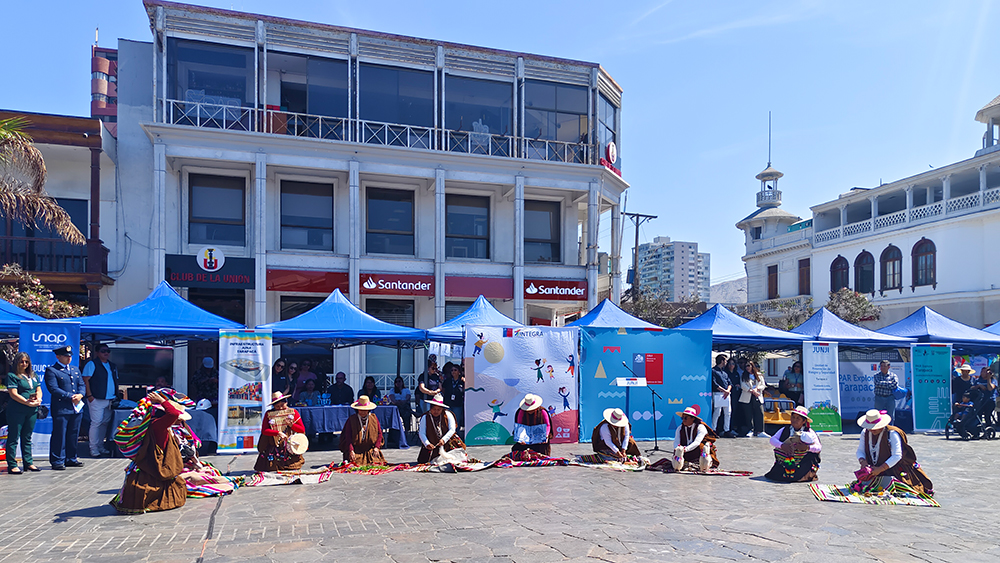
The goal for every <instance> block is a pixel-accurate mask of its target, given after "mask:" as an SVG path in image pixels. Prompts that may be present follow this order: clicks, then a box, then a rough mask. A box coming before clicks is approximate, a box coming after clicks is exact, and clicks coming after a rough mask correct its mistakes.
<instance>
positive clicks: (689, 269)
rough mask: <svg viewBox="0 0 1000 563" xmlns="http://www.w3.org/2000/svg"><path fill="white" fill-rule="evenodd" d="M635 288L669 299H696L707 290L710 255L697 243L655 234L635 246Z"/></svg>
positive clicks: (704, 299)
mask: <svg viewBox="0 0 1000 563" xmlns="http://www.w3.org/2000/svg"><path fill="white" fill-rule="evenodd" d="M637 252H638V262H639V272H638V279H639V287H640V288H642V290H643V291H644V292H651V293H652V294H654V295H659V296H662V297H663V298H665V299H667V300H669V301H685V300H687V299H692V298H700V299H701V300H703V301H708V299H709V296H710V293H711V289H710V287H711V283H710V280H711V256H709V254H708V253H707V252H698V243H696V242H682V241H671V240H670V237H655V238H654V239H653V240H652V242H647V243H643V244H640V245H639V248H638V251H637Z"/></svg>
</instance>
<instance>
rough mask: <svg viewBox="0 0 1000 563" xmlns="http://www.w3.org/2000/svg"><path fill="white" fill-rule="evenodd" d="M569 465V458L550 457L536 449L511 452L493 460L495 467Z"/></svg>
mask: <svg viewBox="0 0 1000 563" xmlns="http://www.w3.org/2000/svg"><path fill="white" fill-rule="evenodd" d="M559 465H569V460H568V459H565V458H561V457H550V456H547V455H542V454H540V453H538V452H536V451H532V450H523V451H520V452H511V453H509V454H507V455H505V456H503V457H502V458H500V459H498V460H496V461H494V462H493V467H503V468H509V467H554V466H559Z"/></svg>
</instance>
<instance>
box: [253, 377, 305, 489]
mask: <svg viewBox="0 0 1000 563" xmlns="http://www.w3.org/2000/svg"><path fill="white" fill-rule="evenodd" d="M305 431H306V428H305V426H304V425H303V424H302V417H301V416H299V411H297V410H295V409H293V408H290V407H289V406H288V395H285V394H284V393H282V392H281V391H275V392H274V393H272V394H271V408H270V409H269V410H268V411H267V412H266V413H265V414H264V421H263V423H262V424H261V432H260V442H259V443H258V444H257V451H258V452H259V455H258V456H257V463H255V464H254V466H253V468H254V470H255V471H295V470H296V469H299V468H300V467H302V464H303V463H305V459H304V458H303V457H302V456H301V455H299V454H294V453H292V452H291V451H290V450H289V448H288V438H289V437H290V436H291V435H292V434H304V433H305Z"/></svg>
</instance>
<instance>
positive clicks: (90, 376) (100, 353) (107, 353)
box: [83, 344, 118, 457]
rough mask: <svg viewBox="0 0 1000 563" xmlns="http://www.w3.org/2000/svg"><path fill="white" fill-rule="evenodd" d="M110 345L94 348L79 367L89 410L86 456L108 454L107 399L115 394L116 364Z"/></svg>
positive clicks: (109, 407)
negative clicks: (93, 351) (81, 367)
mask: <svg viewBox="0 0 1000 563" xmlns="http://www.w3.org/2000/svg"><path fill="white" fill-rule="evenodd" d="M110 358H111V348H109V347H108V345H107V344H100V345H98V347H97V355H96V357H94V358H91V360H90V361H89V362H87V365H85V366H84V367H83V383H84V385H86V387H87V395H86V398H87V407H88V408H89V409H90V437H89V439H90V455H91V457H101V456H103V455H110V453H111V452H110V451H109V450H108V448H106V447H105V446H104V440H105V439H107V437H108V425H109V424H110V423H111V415H112V412H111V401H112V400H113V399H114V398H115V395H116V394H117V393H118V366H116V365H115V364H114V362H112V361H110Z"/></svg>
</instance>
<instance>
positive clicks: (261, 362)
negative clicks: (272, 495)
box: [218, 330, 271, 453]
mask: <svg viewBox="0 0 1000 563" xmlns="http://www.w3.org/2000/svg"><path fill="white" fill-rule="evenodd" d="M270 401H271V331H270V330H220V331H219V448H218V450H219V453H243V452H250V451H253V450H255V449H256V448H257V442H258V441H259V440H260V429H261V423H262V421H263V414H264V412H265V411H266V410H267V404H268V403H269V402H270Z"/></svg>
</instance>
